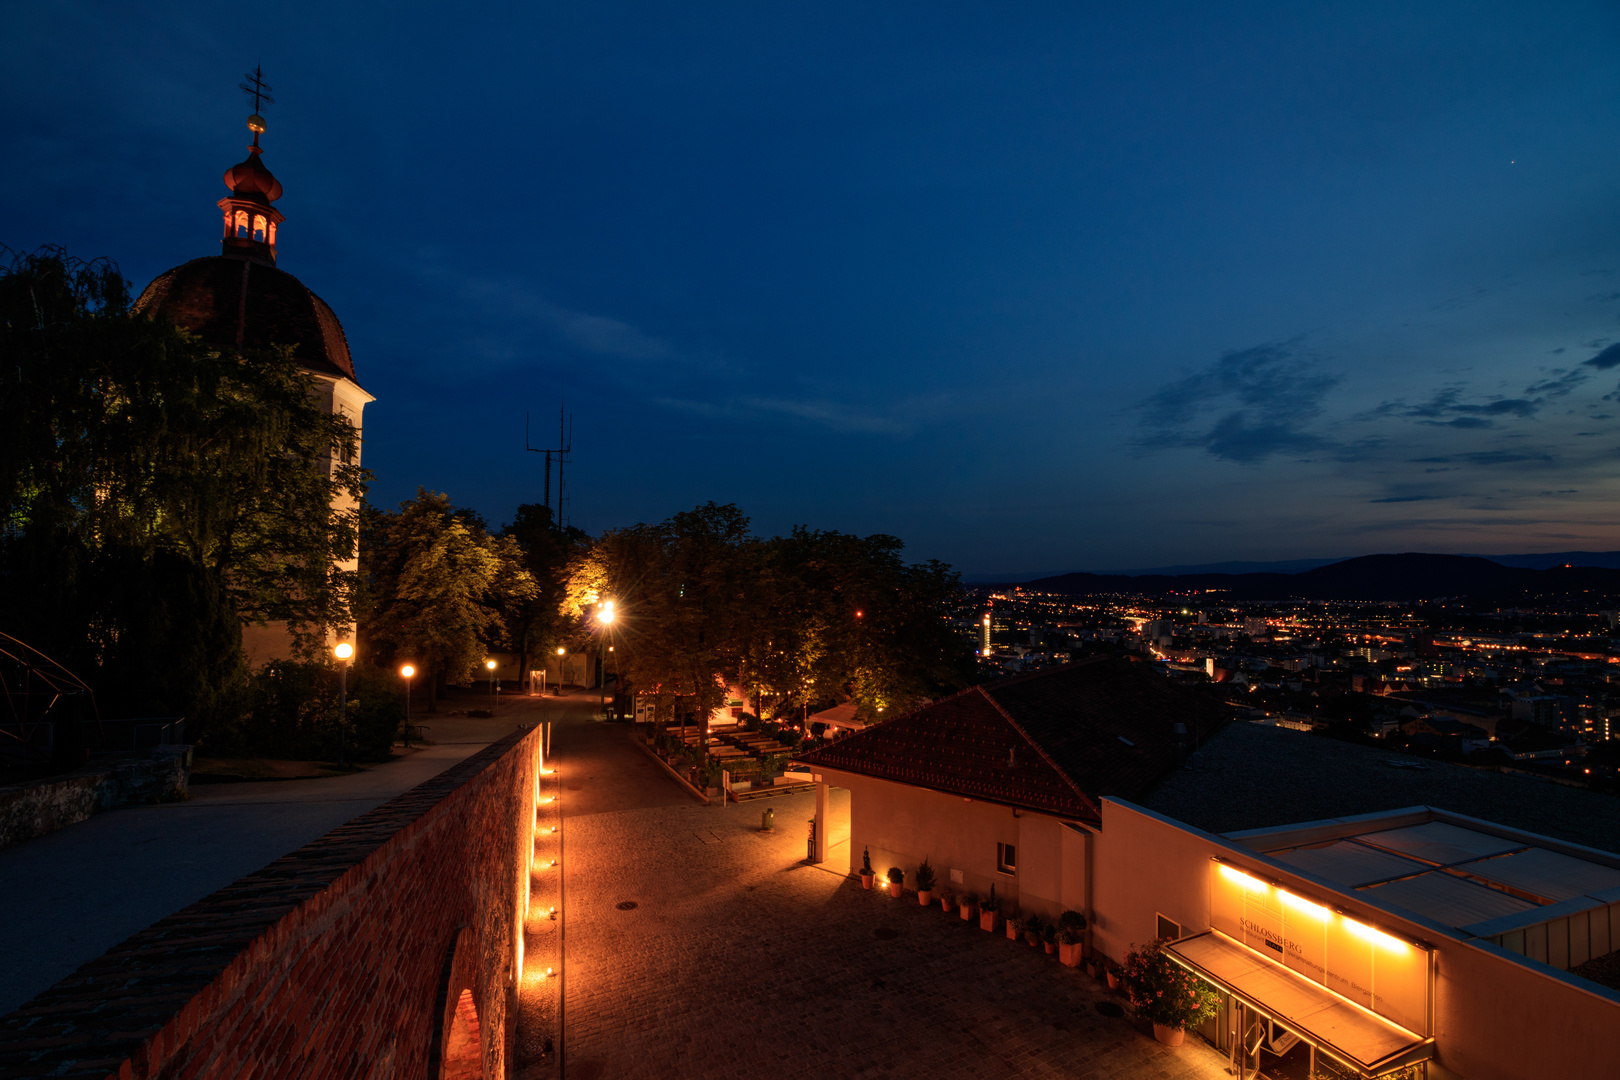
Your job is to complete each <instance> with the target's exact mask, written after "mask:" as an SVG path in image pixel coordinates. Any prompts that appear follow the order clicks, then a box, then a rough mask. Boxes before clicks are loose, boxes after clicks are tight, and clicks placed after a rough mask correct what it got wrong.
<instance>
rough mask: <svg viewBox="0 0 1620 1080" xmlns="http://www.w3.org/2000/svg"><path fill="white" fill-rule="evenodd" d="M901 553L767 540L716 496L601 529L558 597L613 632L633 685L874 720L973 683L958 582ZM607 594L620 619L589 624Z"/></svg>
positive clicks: (667, 695) (833, 535)
mask: <svg viewBox="0 0 1620 1080" xmlns="http://www.w3.org/2000/svg"><path fill="white" fill-rule="evenodd" d="M903 547H904V545H903V544H902V543H901V542H900V541H899V540H897V539H896V538H894V537H892V536H882V535H874V536H868V537H858V536H851V535H848V534H845V533H838V532H823V531H817V530H811V529H807V528H803V527H801V528H796V529H794V530H793V532H792V533H791V534H790V535H788V536H785V537H782V536H778V537H771V538H769V539H765V538H760V537H756V536H754V535H753V534H752V532H751V531H750V528H749V520H748V518H747V517H746V516H745V515H744V514H743V513H742V511H741V510H739V509H738V508H737V507H736V506H733V505H729V504H728V505H717V504H715V503H712V502H710V503H706V504H704V505H702V506H699V507H697V508H695V509H693V510H690V511H685V512H682V513H678V514H676V515H674V516H673V517H671V518H670V519H668V520H667V521H664V522H660V523H658V524H655V525H646V524H642V525H635V526H631V527H629V528H624V529H615V530H610V531H608V532H606V533H604V534H603V535H602V536H601V537H600V538H598V539H597V540H596V541H595V542H594V543H592V544H591V545H590V546H589V547H587V548H584V549H582V550H581V551H580V553H579V554H578V555H577V556H576V557H575V560H574V562H573V564H572V566H571V567H570V573H569V583H568V591H567V595H566V598H565V601H564V603H565V607H566V610H567V612H568V613H569V614H571V615H573V616H574V617H576V618H578V619H579V620H580V621H581V623H580V625H581V629H582V631H586V632H595V633H603V632H606V633H609V634H611V638H612V643H613V644H614V646H615V655H616V657H617V658H618V659H617V661H616V663H617V666H618V667H619V668H620V669H621V670H622V671H623V672H624V674H625V675H626V676H627V677H628V678H629V679H630V680H631V681H632V682H633V683H634V684H635V686H636V687H637V688H638V689H639V690H641V691H642V692H643V693H654V694H657V695H658V696H659V697H660V698H662V699H664V700H666V701H673V700H675V699H681V700H682V701H683V704H684V705H685V707H687V708H688V709H690V710H692V711H693V712H697V713H699V714H700V715H701V714H702V713H704V712H706V711H707V710H709V709H712V708H714V707H717V706H719V705H720V704H722V703H723V701H724V695H725V692H726V687H727V686H740V687H742V688H743V690H744V692H745V693H746V694H747V695H749V696H751V697H752V698H753V699H754V700H753V702H752V703H751V704H752V707H753V708H754V709H756V710H760V711H763V710H764V708H765V707H766V705H767V704H768V705H770V706H771V707H774V708H776V709H778V710H781V709H784V708H787V707H790V706H815V705H819V704H824V703H825V704H830V703H832V702H834V701H836V700H839V699H841V698H844V697H849V698H851V699H852V700H854V701H855V702H856V704H857V706H858V707H859V708H860V709H861V711H862V712H863V713H865V714H866V715H868V716H870V717H873V718H880V717H881V715H882V714H883V713H888V715H893V714H894V712H895V711H898V710H902V709H905V708H909V707H911V706H912V705H915V704H918V703H920V702H922V701H926V700H929V699H931V698H933V697H936V696H938V695H940V694H941V693H945V692H949V691H951V690H955V689H958V688H960V687H962V686H965V685H967V684H968V682H969V681H971V678H972V655H971V647H970V646H969V644H968V643H967V641H966V639H965V638H964V637H963V636H962V635H961V634H960V633H959V632H958V631H957V630H956V629H955V627H954V626H953V625H952V624H951V621H950V620H951V618H952V617H953V616H955V615H957V614H958V613H959V611H960V607H961V603H962V590H961V582H960V580H959V578H958V576H957V575H956V574H955V573H954V572H953V571H951V570H950V568H949V567H947V566H944V565H943V564H941V563H937V562H925V563H918V564H910V565H908V564H906V563H905V562H904V561H903V560H902V558H901V552H902V550H903ZM609 599H611V600H612V601H613V602H614V605H615V609H616V614H617V618H616V619H615V621H614V623H613V624H612V626H611V627H610V628H608V629H607V630H606V631H604V630H603V629H602V628H600V627H594V628H593V625H592V623H593V616H594V614H595V613H596V612H597V611H599V610H600V605H601V603H602V601H604V600H609Z"/></svg>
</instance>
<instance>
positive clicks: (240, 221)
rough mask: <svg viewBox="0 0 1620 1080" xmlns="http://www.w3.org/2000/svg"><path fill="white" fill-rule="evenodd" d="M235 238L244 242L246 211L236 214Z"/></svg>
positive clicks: (246, 225) (246, 232)
mask: <svg viewBox="0 0 1620 1080" xmlns="http://www.w3.org/2000/svg"><path fill="white" fill-rule="evenodd" d="M236 237H237V239H239V240H246V239H247V237H248V214H247V211H246V210H238V211H237V212H236Z"/></svg>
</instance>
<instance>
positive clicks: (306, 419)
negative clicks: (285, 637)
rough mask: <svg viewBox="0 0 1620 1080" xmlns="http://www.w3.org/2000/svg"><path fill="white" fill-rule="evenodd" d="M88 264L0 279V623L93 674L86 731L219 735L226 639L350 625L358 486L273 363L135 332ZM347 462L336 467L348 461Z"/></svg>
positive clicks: (340, 441) (229, 667) (227, 672)
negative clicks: (254, 627)
mask: <svg viewBox="0 0 1620 1080" xmlns="http://www.w3.org/2000/svg"><path fill="white" fill-rule="evenodd" d="M129 301H130V291H129V286H128V283H127V282H126V281H125V280H124V278H123V277H122V276H121V275H120V274H119V272H118V270H117V268H116V267H115V266H113V265H112V264H111V263H108V262H106V261H105V260H101V261H97V262H93V263H84V262H80V261H78V260H75V259H73V258H71V257H69V256H68V255H66V254H65V253H64V252H62V251H61V250H60V249H54V248H44V249H41V250H40V251H37V252H33V253H25V254H16V253H12V254H11V260H10V265H9V266H7V267H4V268H0V358H3V363H0V367H3V371H0V378H3V383H4V389H3V391H0V628H3V629H5V630H6V631H7V632H9V633H11V634H13V635H15V636H17V637H19V638H21V639H23V640H25V641H28V642H30V643H32V644H34V645H35V646H36V647H38V648H41V649H43V650H44V651H45V652H47V653H48V654H50V655H52V656H54V657H55V658H56V659H58V660H59V661H61V662H62V663H64V664H66V665H67V666H68V667H70V668H72V669H74V670H75V671H77V672H79V673H80V675H81V676H82V677H85V678H88V679H91V680H92V681H93V684H94V685H96V687H97V691H98V699H99V700H100V701H101V703H102V711H103V713H104V714H108V713H110V714H112V715H183V716H186V717H188V718H189V719H190V720H191V721H192V722H193V723H198V722H200V723H201V724H202V725H203V727H204V728H205V729H206V727H207V726H208V725H209V724H210V723H211V722H219V721H224V720H229V719H234V716H233V711H234V709H235V705H236V703H235V699H234V694H235V693H236V691H237V690H238V688H239V687H240V684H241V679H242V675H243V669H242V663H243V662H242V657H241V627H242V625H243V624H244V623H246V622H252V621H268V620H282V621H285V622H287V624H288V625H289V627H290V628H291V629H292V631H293V633H294V635H295V638H296V639H297V640H299V641H300V642H302V643H303V644H304V645H305V646H306V647H312V646H313V645H314V643H316V642H318V641H320V640H322V639H323V638H324V636H325V634H326V632H327V631H328V630H329V629H332V628H337V627H342V626H346V625H349V623H350V620H351V613H350V603H351V594H352V591H353V587H354V582H353V580H352V577H353V575H351V574H347V573H344V572H342V571H340V570H339V569H338V568H337V564H338V563H339V562H340V561H341V560H343V559H347V558H352V557H353V554H354V550H355V543H356V534H357V525H358V522H357V515H356V514H355V513H354V512H347V513H339V512H335V511H334V510H333V508H332V505H333V500H334V498H335V497H336V496H337V495H338V494H339V493H343V494H346V495H348V496H350V497H351V498H352V499H354V500H359V499H360V498H361V497H363V495H364V492H365V479H366V476H365V474H364V473H363V472H362V470H360V469H359V468H358V467H357V466H353V465H348V464H343V462H346V461H348V460H350V459H352V457H353V456H354V454H353V451H354V449H355V442H356V440H355V434H354V429H353V428H352V427H351V426H350V424H349V422H348V421H347V420H346V419H344V418H342V417H341V416H333V415H330V414H328V413H327V412H326V411H325V410H324V409H322V408H321V407H320V406H319V405H318V404H317V403H316V401H315V400H314V398H313V396H312V394H311V389H312V388H311V385H310V380H309V375H308V374H307V373H306V372H305V371H304V370H303V369H302V368H301V367H299V365H298V364H297V363H296V362H295V361H293V360H292V359H291V357H290V356H289V355H288V354H287V353H286V352H285V351H276V352H270V353H255V354H246V355H244V354H238V353H234V352H230V351H221V350H219V349H215V348H211V347H209V346H206V345H204V344H203V343H202V342H201V341H199V340H198V339H197V338H196V337H194V336H192V335H190V334H188V333H186V332H185V331H183V330H181V329H178V328H177V327H175V326H174V325H172V324H170V323H167V322H164V321H157V320H153V319H150V318H144V317H139V316H134V315H131V314H130V311H129ZM345 451H347V452H345Z"/></svg>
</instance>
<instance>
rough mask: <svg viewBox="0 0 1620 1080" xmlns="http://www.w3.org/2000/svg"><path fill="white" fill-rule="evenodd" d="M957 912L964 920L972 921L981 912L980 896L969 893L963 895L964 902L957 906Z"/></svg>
mask: <svg viewBox="0 0 1620 1080" xmlns="http://www.w3.org/2000/svg"><path fill="white" fill-rule="evenodd" d="M956 910H957V913H958V914H960V915H961V916H962V921H963V922H972V921H973V920H974V918H975V917H977V916H978V914H979V897H978V896H977V895H976V894H974V893H968V894H967V895H966V896H963V897H962V902H961V903H960V904H958V905H957V906H956Z"/></svg>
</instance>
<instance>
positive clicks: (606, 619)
mask: <svg viewBox="0 0 1620 1080" xmlns="http://www.w3.org/2000/svg"><path fill="white" fill-rule="evenodd" d="M613 618H614V614H613V601H611V600H604V601H602V606H601V608H599V609H598V610H597V612H596V622H597V625H599V626H601V628H602V636H601V638H600V639H598V641H597V644H596V652H597V655H598V656H600V657H601V658H602V675H601V677H600V678H599V679H598V680H597V684H598V690H599V693H598V694H597V707H598V708H599V709H601V710H602V719H603V720H606V719H607V653H605V652H603V651H602V645H603V643H604V642H606V641H607V635H608V627H610V626H612V625H613ZM609 651H611V647H610V648H609Z"/></svg>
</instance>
